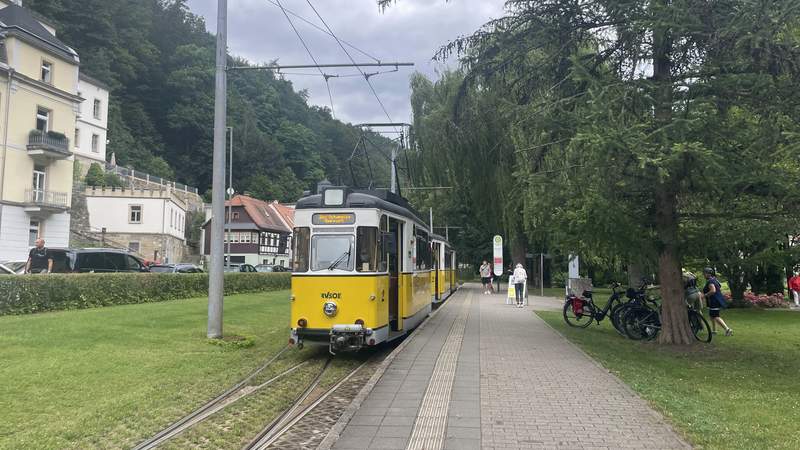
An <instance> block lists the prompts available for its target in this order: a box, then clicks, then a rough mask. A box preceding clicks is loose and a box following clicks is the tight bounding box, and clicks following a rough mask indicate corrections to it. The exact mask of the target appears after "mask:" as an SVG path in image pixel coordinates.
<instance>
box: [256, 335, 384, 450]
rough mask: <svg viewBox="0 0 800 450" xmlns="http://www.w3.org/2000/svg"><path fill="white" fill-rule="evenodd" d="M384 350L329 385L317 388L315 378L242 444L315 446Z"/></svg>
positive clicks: (276, 448)
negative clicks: (295, 399) (287, 407)
mask: <svg viewBox="0 0 800 450" xmlns="http://www.w3.org/2000/svg"><path fill="white" fill-rule="evenodd" d="M387 354H388V351H387V350H383V351H380V352H378V353H376V354H374V355H372V356H370V357H369V359H367V360H366V361H364V362H363V363H361V364H359V365H358V366H357V367H355V368H353V369H352V370H350V371H348V372H347V373H346V374H345V375H343V376H341V377H340V378H339V379H338V380H337V381H336V382H335V383H333V384H332V385H331V386H330V387H327V388H324V389H320V388H319V385H320V381H321V377H320V379H318V380H315V383H312V385H311V386H309V388H308V390H307V391H306V392H305V393H304V395H303V396H301V398H299V399H298V402H296V403H295V405H294V406H293V407H292V408H290V410H288V411H287V413H286V414H285V415H284V416H283V417H282V418H281V419H280V420H276V421H273V422H271V423H270V424H269V425H268V426H267V427H266V428H265V429H264V430H262V432H261V433H260V434H259V435H258V436H256V438H255V439H253V440H252V441H251V442H250V443H249V444H248V445H247V446H245V447H244V448H245V449H247V450H256V449H257V450H265V449H271V450H279V449H298V448H316V447H317V446H318V445H319V444H320V443H321V442H322V440H323V439H324V438H325V436H326V435H327V433H328V431H329V430H330V429H331V427H333V425H334V424H335V423H336V422H337V420H338V419H339V417H340V416H341V414H342V413H343V411H344V410H345V408H346V407H347V405H349V404H350V402H351V401H352V400H353V399H354V398H355V396H356V395H357V394H358V393H359V392H360V391H361V388H362V387H364V385H365V384H366V383H367V382H368V381H369V379H370V378H371V377H372V374H373V372H374V369H375V368H376V367H377V366H378V365H379V364H380V362H381V361H382V360H383V359H384V358H385V357H386V355H387Z"/></svg>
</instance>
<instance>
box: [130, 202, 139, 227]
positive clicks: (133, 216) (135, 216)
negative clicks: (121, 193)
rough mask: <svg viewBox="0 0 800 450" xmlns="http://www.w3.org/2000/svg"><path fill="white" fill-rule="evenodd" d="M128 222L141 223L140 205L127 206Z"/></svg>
mask: <svg viewBox="0 0 800 450" xmlns="http://www.w3.org/2000/svg"><path fill="white" fill-rule="evenodd" d="M128 223H142V205H130V206H128Z"/></svg>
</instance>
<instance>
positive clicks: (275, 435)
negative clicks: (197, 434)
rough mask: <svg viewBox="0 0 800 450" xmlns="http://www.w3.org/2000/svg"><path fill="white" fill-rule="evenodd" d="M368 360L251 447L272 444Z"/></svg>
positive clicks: (260, 449) (348, 379)
mask: <svg viewBox="0 0 800 450" xmlns="http://www.w3.org/2000/svg"><path fill="white" fill-rule="evenodd" d="M369 362H370V360H367V361H364V362H363V363H361V364H360V365H359V366H358V367H356V368H355V369H353V370H352V371H350V373H349V374H347V376H345V377H344V378H342V379H341V380H340V381H339V382H338V383H336V384H335V385H333V387H331V388H330V389H328V390H327V391H325V393H324V394H322V395H321V396H320V397H319V398H318V399H317V400H315V401H314V402H313V403H311V404H310V405H308V406H307V407H305V408H303V410H302V411H300V412H299V413H297V414H296V415H295V416H294V418H292V419H291V420H289V421H288V422H286V424H285V425H283V426H281V427H276V429H275V431H274V432H273V433H272V435H271V436H270V437H266V436H265V437H264V439H261V440H260V441H259V442H256V443H255V445H254V446H253V447H252V448H254V449H257V450H262V449H266V448H268V447H269V446H270V445H272V444H273V443H274V442H275V441H277V440H278V439H280V438H281V436H283V435H284V434H285V433H286V432H287V431H289V430H290V429H291V428H292V427H293V426H294V425H295V424H296V423H297V422H299V421H301V420H302V419H303V418H304V417H305V416H307V415H308V413H310V412H311V411H313V410H314V408H316V407H317V406H319V405H320V403H322V402H324V401H325V400H326V399H327V398H328V397H330V396H331V394H333V393H334V392H336V391H337V390H338V389H339V388H340V387H342V385H344V384H345V383H347V382H348V381H350V379H351V378H353V376H354V375H355V374H356V373H358V371H359V370H361V369H362V368H363V367H364V366H366V365H367V364H368V363H369Z"/></svg>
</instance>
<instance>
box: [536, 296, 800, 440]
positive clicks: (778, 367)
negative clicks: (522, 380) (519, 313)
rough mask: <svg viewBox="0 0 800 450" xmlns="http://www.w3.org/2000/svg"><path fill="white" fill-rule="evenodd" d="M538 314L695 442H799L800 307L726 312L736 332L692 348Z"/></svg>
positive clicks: (604, 325) (552, 314) (553, 314)
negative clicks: (578, 325)
mask: <svg viewBox="0 0 800 450" xmlns="http://www.w3.org/2000/svg"><path fill="white" fill-rule="evenodd" d="M538 314H539V315H540V316H541V317H542V318H543V319H544V320H546V321H547V322H548V323H549V324H550V325H552V326H553V327H554V328H555V329H557V330H558V331H560V332H561V333H563V334H564V335H565V336H566V337H567V338H568V339H570V340H571V341H573V342H575V343H576V344H578V345H579V346H580V347H581V348H583V349H584V350H585V351H586V352H587V353H589V354H590V355H591V356H593V357H594V358H595V359H597V360H598V361H599V362H600V363H601V364H603V365H604V366H605V367H606V368H608V369H609V370H611V371H612V372H613V373H615V374H616V375H617V376H619V377H620V378H621V379H622V380H623V381H625V382H626V383H627V384H628V385H630V386H631V387H632V388H633V389H634V390H635V391H636V392H638V393H639V394H640V395H642V397H644V398H645V399H647V400H648V401H649V402H650V403H651V404H652V405H654V406H655V407H656V408H657V409H658V410H660V411H661V412H662V413H663V414H664V415H665V416H666V417H668V418H669V419H670V420H671V422H672V423H673V424H674V425H675V426H676V427H677V428H678V429H679V430H680V431H682V432H683V433H684V434H685V435H686V436H687V437H688V439H689V440H690V441H691V442H692V443H693V444H695V445H696V446H697V447H698V448H708V449H756V448H786V449H796V448H800V432H798V424H800V390H799V389H798V384H800V313H796V312H789V311H765V310H756V309H750V310H726V311H725V312H724V314H723V318H724V319H725V320H726V322H727V323H728V325H730V326H731V328H733V329H734V330H735V335H734V336H733V337H729V338H726V337H725V336H721V335H717V336H715V338H714V341H713V342H712V343H711V344H708V345H697V346H695V347H693V348H690V349H682V348H668V347H661V346H658V345H656V344H654V343H639V342H634V341H630V340H628V339H625V338H623V337H622V336H620V335H618V334H617V333H616V332H615V331H614V329H613V328H612V327H611V325H610V323H609V321H607V320H606V321H604V322H602V324H601V325H600V326H597V325H592V326H591V327H589V328H588V329H575V328H570V327H568V326H567V325H566V324H565V323H564V320H563V318H562V317H561V313H557V312H538ZM575 376H579V374H575ZM572 401H580V400H579V399H577V398H575V399H573V400H572Z"/></svg>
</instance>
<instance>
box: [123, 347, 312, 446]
mask: <svg viewBox="0 0 800 450" xmlns="http://www.w3.org/2000/svg"><path fill="white" fill-rule="evenodd" d="M289 348H290V347H289V346H286V347H283V348H282V349H281V351H279V352H278V353H276V354H275V355H274V356H273V357H272V358H270V359H269V360H268V361H267V362H266V363H264V364H262V365H261V366H260V367H258V368H257V369H256V370H254V371H253V372H251V373H250V375H248V376H247V377H246V378H244V379H243V380H242V381H240V382H238V383H236V384H235V385H233V387H231V388H230V389H228V390H226V391H225V392H223V393H221V394H220V395H218V396H217V397H215V398H214V399H213V400H211V401H209V402H208V403H206V404H204V405H203V406H201V407H200V408H198V409H196V410H194V411H192V412H191V413H189V414H187V415H185V416H183V417H182V418H181V419H179V420H178V421H177V422H174V423H172V424H171V425H170V426H168V427H167V428H164V429H163V430H161V431H159V432H158V433H156V434H155V435H153V436H152V437H151V438H149V439H147V440H146V441H144V442H141V443H140V444H139V445H137V446H136V447H134V448H133V450H148V449H151V448H154V447H155V446H157V445H158V444H160V443H162V442H164V441H165V440H167V439H169V438H171V437H174V436H175V435H177V434H179V433H180V432H182V431H183V430H184V429H185V428H187V426H186V425H188V424H189V423H190V422H192V421H194V419H196V418H198V417H200V416H201V415H203V414H204V413H206V412H208V411H209V410H211V409H213V408H214V407H215V406H217V405H219V404H221V403H222V402H224V401H225V400H227V399H228V398H230V397H231V396H233V395H234V394H236V393H237V392H239V391H241V390H242V388H243V387H244V386H245V385H246V384H247V382H249V381H250V380H252V379H253V378H255V377H256V376H257V375H258V374H260V373H261V372H263V371H264V369H266V368H267V367H269V366H270V365H271V364H272V363H273V362H275V360H277V359H278V358H279V357H280V356H281V355H282V354H283V353H284V352H286V351H287V350H288V349H289ZM295 367H297V366H295Z"/></svg>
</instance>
